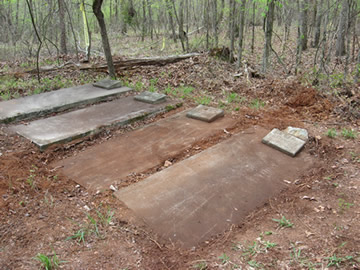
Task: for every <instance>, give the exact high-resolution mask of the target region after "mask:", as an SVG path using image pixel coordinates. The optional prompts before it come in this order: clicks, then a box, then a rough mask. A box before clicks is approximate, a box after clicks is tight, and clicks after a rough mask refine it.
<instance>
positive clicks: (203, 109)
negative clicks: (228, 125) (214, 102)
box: [186, 105, 224, 123]
mask: <svg viewBox="0 0 360 270" xmlns="http://www.w3.org/2000/svg"><path fill="white" fill-rule="evenodd" d="M186 116H187V117H190V118H193V119H197V120H200V121H204V122H208V123H210V122H212V121H215V120H216V119H218V118H220V117H223V116H224V111H223V110H221V109H217V108H213V107H208V106H204V105H199V106H197V107H196V108H194V109H192V110H191V111H189V112H188V113H187V114H186Z"/></svg>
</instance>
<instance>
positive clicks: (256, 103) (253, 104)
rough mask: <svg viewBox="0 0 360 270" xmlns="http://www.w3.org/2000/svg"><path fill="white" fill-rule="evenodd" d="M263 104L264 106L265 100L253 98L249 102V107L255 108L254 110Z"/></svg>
mask: <svg viewBox="0 0 360 270" xmlns="http://www.w3.org/2000/svg"><path fill="white" fill-rule="evenodd" d="M264 106H265V102H264V101H262V100H261V99H258V98H256V99H254V100H253V101H251V103H250V108H252V109H256V110H259V109H261V108H263V107H264Z"/></svg>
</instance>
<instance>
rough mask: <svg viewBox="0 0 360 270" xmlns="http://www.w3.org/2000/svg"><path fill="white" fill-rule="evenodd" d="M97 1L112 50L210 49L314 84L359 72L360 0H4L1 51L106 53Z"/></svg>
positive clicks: (1, 55) (15, 55) (353, 77)
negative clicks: (95, 13)
mask: <svg viewBox="0 0 360 270" xmlns="http://www.w3.org/2000/svg"><path fill="white" fill-rule="evenodd" d="M95 4H96V5H98V7H100V8H101V10H102V13H103V15H104V20H105V24H106V28H107V36H108V37H109V40H110V47H111V53H112V55H117V56H152V55H166V54H178V53H181V52H194V51H197V52H210V54H211V55H213V56H217V57H220V58H222V59H223V60H227V61H230V62H234V63H235V64H236V66H237V67H240V66H244V64H245V67H247V65H248V64H250V65H252V66H253V67H254V68H255V69H257V70H259V71H261V72H268V71H271V72H272V71H273V69H274V68H275V67H276V68H275V70H276V71H279V70H280V71H281V73H282V75H286V76H289V75H298V74H299V73H300V74H303V73H306V74H307V76H308V75H309V74H311V76H310V78H307V79H308V82H309V83H311V84H312V85H314V86H316V85H318V84H326V85H334V84H335V85H345V84H346V83H353V82H355V83H356V82H357V81H358V78H359V71H360V68H359V67H360V64H359V63H360V50H359V44H360V43H359V38H358V36H359V33H360V24H359V16H360V1H359V0H319V1H316V0H297V1H286V0H184V1H179V0H105V1H102V0H101V1H99V0H94V1H92V0H87V1H86V0H41V1H40V0H26V1H21V0H2V1H1V2H0V24H1V25H2V26H6V27H1V29H0V59H1V60H2V61H5V60H12V59H25V58H26V59H34V58H35V57H36V56H37V54H38V53H39V56H42V57H49V56H50V57H56V58H57V59H58V64H60V62H59V59H60V58H63V59H65V58H64V56H65V55H68V56H71V57H75V58H74V59H76V60H77V61H79V60H80V59H84V58H86V59H91V56H104V53H103V52H104V50H103V46H102V43H101V35H100V27H99V24H98V21H97V19H96V16H94V5H95ZM31 15H32V16H31ZM107 50H108V51H109V50H110V48H109V49H105V52H106V51H107ZM66 59H67V60H68V58H66ZM64 61H65V60H64ZM43 64H44V63H43Z"/></svg>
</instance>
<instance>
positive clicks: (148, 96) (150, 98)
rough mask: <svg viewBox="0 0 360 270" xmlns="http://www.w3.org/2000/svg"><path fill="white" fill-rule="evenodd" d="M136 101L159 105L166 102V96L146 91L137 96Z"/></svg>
mask: <svg viewBox="0 0 360 270" xmlns="http://www.w3.org/2000/svg"><path fill="white" fill-rule="evenodd" d="M135 100H137V101H141V102H145V103H150V104H158V103H162V102H165V101H166V95H164V94H161V93H155V92H149V91H145V92H142V93H141V94H140V95H137V96H135Z"/></svg>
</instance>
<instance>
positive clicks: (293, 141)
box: [262, 128, 306, 157]
mask: <svg viewBox="0 0 360 270" xmlns="http://www.w3.org/2000/svg"><path fill="white" fill-rule="evenodd" d="M262 142H263V143H264V144H267V145H269V146H271V147H273V148H275V149H277V150H279V151H281V152H283V153H285V154H287V155H289V156H292V157H295V156H296V154H297V153H299V152H300V150H301V149H302V148H303V147H304V145H305V143H306V142H305V141H304V140H301V139H299V138H298V137H295V136H294V135H291V134H289V133H287V132H283V131H280V130H278V129H277V128H274V129H273V130H271V132H269V134H267V135H266V136H265V137H264V138H263V139H262Z"/></svg>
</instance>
